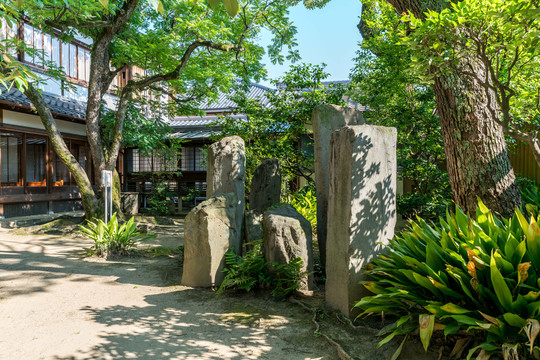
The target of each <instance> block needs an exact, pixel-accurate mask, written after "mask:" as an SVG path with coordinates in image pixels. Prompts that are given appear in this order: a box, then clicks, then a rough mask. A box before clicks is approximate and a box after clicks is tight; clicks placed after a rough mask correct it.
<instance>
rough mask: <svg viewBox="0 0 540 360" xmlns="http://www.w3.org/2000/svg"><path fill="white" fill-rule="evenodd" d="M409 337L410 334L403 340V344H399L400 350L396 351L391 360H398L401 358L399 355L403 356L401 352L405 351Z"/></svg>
mask: <svg viewBox="0 0 540 360" xmlns="http://www.w3.org/2000/svg"><path fill="white" fill-rule="evenodd" d="M408 337H409V335H408V334H407V335H405V337H404V338H403V341H402V342H401V344H399V346H398V348H397V349H396V351H395V352H394V354H393V355H392V357H391V358H390V360H396V359H397V358H398V357H399V355H400V354H401V350H403V344H405V341H407V338H408Z"/></svg>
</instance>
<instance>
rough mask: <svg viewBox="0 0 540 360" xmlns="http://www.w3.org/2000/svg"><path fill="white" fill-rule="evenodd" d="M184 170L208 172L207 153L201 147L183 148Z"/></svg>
mask: <svg viewBox="0 0 540 360" xmlns="http://www.w3.org/2000/svg"><path fill="white" fill-rule="evenodd" d="M182 170H184V171H206V151H205V150H204V149H203V148H201V147H185V148H182Z"/></svg>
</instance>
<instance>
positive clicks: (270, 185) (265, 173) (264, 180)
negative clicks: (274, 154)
mask: <svg viewBox="0 0 540 360" xmlns="http://www.w3.org/2000/svg"><path fill="white" fill-rule="evenodd" d="M280 201H281V167H280V166H279V160H278V159H265V160H263V161H262V162H261V164H260V165H259V166H257V168H256V169H255V172H254V173H253V179H252V180H251V190H250V192H249V210H252V211H257V212H258V213H260V214H262V213H263V212H265V211H266V209H268V208H269V207H270V206H272V205H276V204H279V203H280Z"/></svg>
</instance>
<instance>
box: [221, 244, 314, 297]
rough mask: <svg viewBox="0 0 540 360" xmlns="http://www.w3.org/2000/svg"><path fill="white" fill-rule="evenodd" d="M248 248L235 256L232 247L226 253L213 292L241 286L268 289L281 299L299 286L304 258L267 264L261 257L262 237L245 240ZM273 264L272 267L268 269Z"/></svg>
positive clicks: (247, 290) (249, 288) (245, 289)
mask: <svg viewBox="0 0 540 360" xmlns="http://www.w3.org/2000/svg"><path fill="white" fill-rule="evenodd" d="M247 245H248V247H250V248H251V249H250V250H248V251H247V252H246V255H244V256H243V257H242V256H238V255H236V254H235V253H234V251H233V250H229V251H228V252H227V254H225V269H224V270H223V272H224V273H225V278H224V279H223V282H222V284H221V286H220V287H219V289H218V291H217V293H216V295H217V296H220V295H221V294H223V292H224V291H225V290H226V289H236V290H244V291H246V292H250V291H251V290H254V289H271V290H272V296H273V297H275V298H278V299H282V298H284V297H286V296H287V295H289V294H291V293H292V292H293V291H295V290H298V289H299V288H300V280H301V278H302V276H303V275H304V273H303V272H302V264H303V261H302V259H301V258H296V259H294V260H292V261H291V262H290V263H288V264H281V265H278V264H276V263H270V264H268V263H267V262H266V260H265V258H264V253H263V248H262V240H257V241H252V242H251V243H248V244H247ZM269 265H270V268H272V271H270V270H269Z"/></svg>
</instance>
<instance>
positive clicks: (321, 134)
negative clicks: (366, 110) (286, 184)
mask: <svg viewBox="0 0 540 360" xmlns="http://www.w3.org/2000/svg"><path fill="white" fill-rule="evenodd" d="M311 122H312V124H313V138H314V145H315V149H314V150H315V184H316V192H317V240H318V242H319V249H320V253H321V263H322V265H323V266H324V265H325V263H326V261H325V258H326V242H327V241H326V238H327V216H328V187H329V178H328V169H329V162H330V137H331V135H332V132H334V131H335V130H337V129H341V128H342V127H344V126H347V125H361V124H365V121H364V117H363V116H362V113H361V112H360V111H357V110H354V109H350V108H346V107H342V106H337V105H317V106H316V107H315V108H314V109H313V114H312V116H311Z"/></svg>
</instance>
